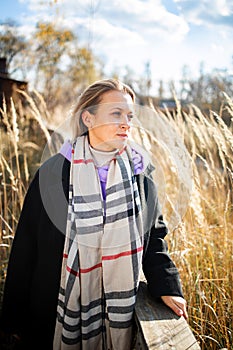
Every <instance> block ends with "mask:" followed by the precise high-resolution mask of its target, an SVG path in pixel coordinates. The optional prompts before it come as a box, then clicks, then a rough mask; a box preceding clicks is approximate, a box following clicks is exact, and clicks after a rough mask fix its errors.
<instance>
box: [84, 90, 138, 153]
mask: <svg viewBox="0 0 233 350" xmlns="http://www.w3.org/2000/svg"><path fill="white" fill-rule="evenodd" d="M133 114H134V111H133V101H132V98H131V96H130V95H129V94H126V93H122V92H120V91H109V92H106V93H105V94H103V96H102V99H101V102H100V104H99V105H98V108H97V112H96V113H95V114H90V113H89V112H87V114H86V121H87V120H89V125H87V124H86V123H85V114H84V117H83V121H84V123H85V124H86V125H87V126H88V132H89V141H90V144H91V146H92V147H93V148H95V149H97V150H101V151H113V150H115V149H119V150H120V149H122V148H123V147H124V146H125V145H126V143H127V139H128V136H129V132H130V123H131V119H132V118H133ZM88 118H89V119H88Z"/></svg>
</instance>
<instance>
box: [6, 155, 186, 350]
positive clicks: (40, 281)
mask: <svg viewBox="0 0 233 350" xmlns="http://www.w3.org/2000/svg"><path fill="white" fill-rule="evenodd" d="M69 170H70V162H69V161H68V160H67V159H65V158H64V157H63V156H62V155H61V154H57V155H55V156H53V157H51V158H50V159H49V160H48V161H46V162H45V163H44V164H43V165H42V166H41V168H40V169H39V170H38V171H37V173H36V175H35V177H34V179H33V181H32V183H31V185H30V186H29V189H28V192H27V194H26V197H25V201H24V205H23V209H22V212H21V216H20V219H19V223H18V226H17V230H16V234H15V238H14V241H13V244H12V250H11V255H10V259H9V264H8V271H7V278H6V283H5V290H4V298H3V307H2V315H1V329H3V330H4V331H6V332H11V333H17V334H19V335H20V336H21V338H22V341H23V344H24V345H23V347H22V348H23V349H43V350H44V349H50V350H51V349H52V341H53V334H54V329H55V322H56V308H57V298H58V290H59V285H60V273H61V265H62V255H63V246H64V239H65V235H64V232H65V226H66V218H67V205H68V204H67V198H68V188H69V173H70V171H69ZM136 178H137V182H138V187H139V193H140V198H141V203H142V209H143V215H144V217H145V216H146V217H148V218H152V217H153V222H152V227H151V229H150V230H148V229H147V228H145V231H147V232H146V233H145V244H144V253H143V271H144V274H145V276H146V279H147V282H148V288H149V291H150V293H151V295H152V296H153V297H154V298H158V297H160V296H162V295H178V296H182V290H181V285H180V280H179V274H178V271H177V268H176V267H175V265H174V263H173V262H172V260H171V258H170V257H169V255H168V253H167V244H166V242H165V241H164V237H165V235H166V234H167V228H166V226H165V224H164V222H163V218H162V215H161V213H160V210H159V205H158V198H157V192H156V190H155V187H154V186H152V182H151V181H150V180H148V177H147V176H144V175H142V174H140V175H136ZM152 194H153V195H152ZM150 198H153V203H151V204H150V205H148V202H149V201H150V202H151V200H150ZM64 199H65V200H64Z"/></svg>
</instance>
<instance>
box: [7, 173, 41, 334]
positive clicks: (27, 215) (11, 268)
mask: <svg viewBox="0 0 233 350" xmlns="http://www.w3.org/2000/svg"><path fill="white" fill-rule="evenodd" d="M38 177H39V175H38V172H37V174H36V175H35V177H34V179H33V181H32V183H31V184H30V186H29V189H28V191H27V194H26V196H25V200H24V204H23V208H22V211H21V215H20V218H19V222H18V225H17V229H16V232H15V237H14V240H13V243H12V248H11V253H10V258H9V263H8V269H7V277H6V281H5V288H4V297H3V304H2V312H1V329H2V330H3V331H5V332H10V333H16V334H19V335H20V333H21V332H20V327H21V326H22V327H23V326H24V323H25V322H30V320H25V319H24V315H26V314H27V315H28V313H27V305H28V303H29V286H30V280H31V276H32V274H33V270H34V267H35V263H36V256H37V243H36V230H37V223H38V222H39V217H40V212H41V199H40V194H39V179H38Z"/></svg>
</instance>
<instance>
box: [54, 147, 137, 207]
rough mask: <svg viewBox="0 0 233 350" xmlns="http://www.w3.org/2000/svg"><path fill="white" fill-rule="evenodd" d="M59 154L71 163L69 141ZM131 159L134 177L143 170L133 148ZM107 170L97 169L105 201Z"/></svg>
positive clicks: (107, 166)
mask: <svg viewBox="0 0 233 350" xmlns="http://www.w3.org/2000/svg"><path fill="white" fill-rule="evenodd" d="M60 153H61V154H62V155H63V156H64V157H65V158H66V159H68V160H69V161H71V158H72V146H71V144H70V142H69V141H66V142H65V143H64V144H63V145H62V147H61V149H60ZM132 157H133V164H134V175H138V174H140V173H141V172H142V169H143V156H142V155H141V154H140V153H138V152H137V151H136V150H135V149H134V148H132ZM108 168H109V165H104V166H102V167H97V170H98V174H99V178H100V184H101V189H102V195H103V199H104V200H105V199H106V182H107V176H108Z"/></svg>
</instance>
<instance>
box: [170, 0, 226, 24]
mask: <svg viewBox="0 0 233 350" xmlns="http://www.w3.org/2000/svg"><path fill="white" fill-rule="evenodd" d="M174 1H175V2H176V3H177V4H178V7H179V9H180V11H181V12H182V13H183V14H184V17H185V18H186V19H187V21H188V22H190V23H193V24H196V25H202V26H211V27H213V26H216V25H219V26H224V27H231V28H232V27H233V2H232V0H204V1H194V0H191V1H188V0H174Z"/></svg>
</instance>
